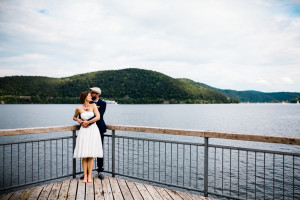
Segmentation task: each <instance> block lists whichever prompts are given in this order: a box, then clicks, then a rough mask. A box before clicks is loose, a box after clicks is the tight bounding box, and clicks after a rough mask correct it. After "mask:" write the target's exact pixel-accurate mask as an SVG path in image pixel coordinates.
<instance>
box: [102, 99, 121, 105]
mask: <svg viewBox="0 0 300 200" xmlns="http://www.w3.org/2000/svg"><path fill="white" fill-rule="evenodd" d="M103 101H105V102H106V103H107V104H118V103H117V102H116V101H112V100H105V99H103Z"/></svg>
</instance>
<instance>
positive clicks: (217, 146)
mask: <svg viewBox="0 0 300 200" xmlns="http://www.w3.org/2000/svg"><path fill="white" fill-rule="evenodd" d="M208 147H213V148H220V149H232V150H240V151H251V152H259V153H272V154H277V155H287V156H300V153H292V152H284V151H271V150H263V149H252V148H245V147H234V146H224V145H214V144H210V145H208Z"/></svg>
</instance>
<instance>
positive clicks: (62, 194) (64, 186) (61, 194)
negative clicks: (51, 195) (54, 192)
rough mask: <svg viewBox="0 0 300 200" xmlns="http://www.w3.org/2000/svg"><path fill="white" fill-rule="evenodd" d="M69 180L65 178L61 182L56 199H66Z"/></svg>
mask: <svg viewBox="0 0 300 200" xmlns="http://www.w3.org/2000/svg"><path fill="white" fill-rule="evenodd" d="M70 181H71V180H65V181H63V182H62V185H61V188H60V191H59V194H58V199H60V200H62V199H66V198H69V194H68V191H69V186H70Z"/></svg>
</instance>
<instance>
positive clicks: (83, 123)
mask: <svg viewBox="0 0 300 200" xmlns="http://www.w3.org/2000/svg"><path fill="white" fill-rule="evenodd" d="M81 125H82V126H83V127H84V128H87V127H88V126H89V121H86V120H85V121H83V122H82V123H81Z"/></svg>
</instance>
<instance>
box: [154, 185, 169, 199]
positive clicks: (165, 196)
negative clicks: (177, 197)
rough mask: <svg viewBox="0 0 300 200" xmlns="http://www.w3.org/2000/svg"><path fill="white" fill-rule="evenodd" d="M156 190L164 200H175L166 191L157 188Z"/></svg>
mask: <svg viewBox="0 0 300 200" xmlns="http://www.w3.org/2000/svg"><path fill="white" fill-rule="evenodd" d="M154 188H155V189H156V191H157V192H158V193H159V194H160V196H161V197H162V198H163V199H164V200H173V199H172V197H171V196H170V195H169V194H168V193H167V192H166V190H165V189H163V188H161V187H156V186H154Z"/></svg>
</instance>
